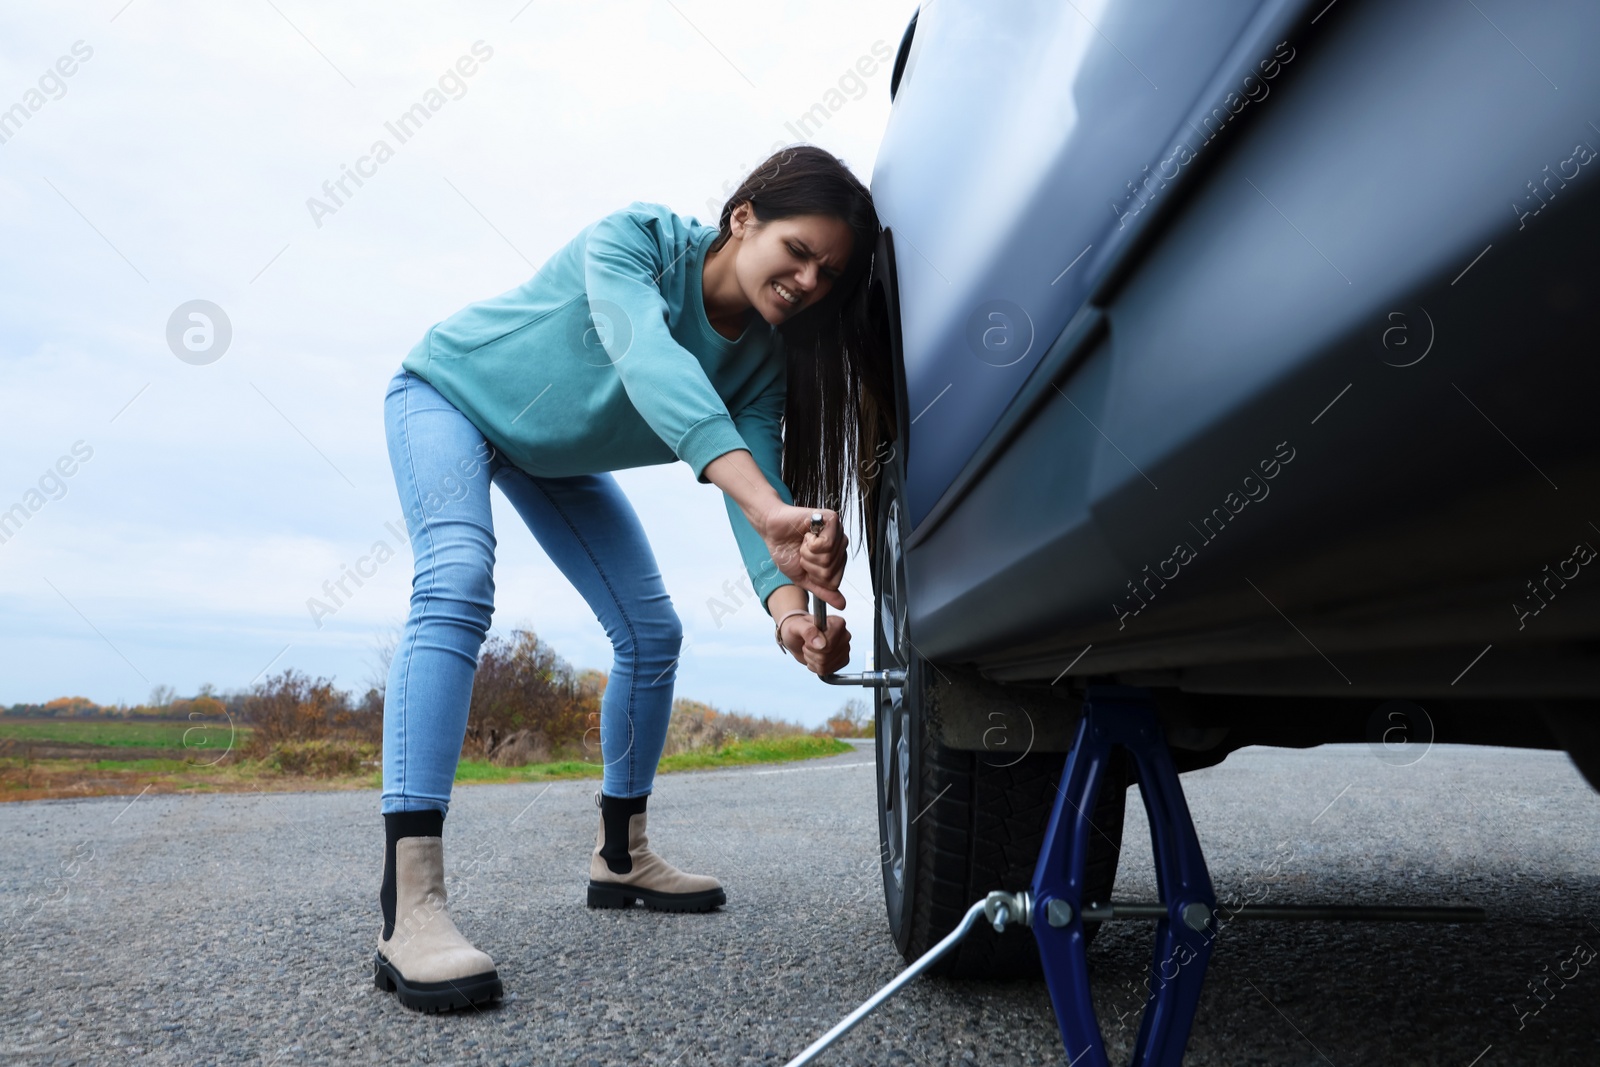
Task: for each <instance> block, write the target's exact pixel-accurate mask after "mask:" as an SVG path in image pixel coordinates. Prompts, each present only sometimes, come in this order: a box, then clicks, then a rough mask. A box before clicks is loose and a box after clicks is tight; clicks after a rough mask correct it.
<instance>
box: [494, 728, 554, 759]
mask: <svg viewBox="0 0 1600 1067" xmlns="http://www.w3.org/2000/svg"><path fill="white" fill-rule="evenodd" d="M489 762H490V763H493V764H496V765H498V766H501V767H526V766H527V765H528V764H530V763H549V762H550V738H548V737H546V736H545V732H544V731H543V730H514V731H512V733H511V734H509V735H508V736H507V737H506V738H505V739H504V740H502V741H501V742H500V743H499V744H498V745H496V746H495V747H494V749H493V750H492V751H491V752H490V753H489Z"/></svg>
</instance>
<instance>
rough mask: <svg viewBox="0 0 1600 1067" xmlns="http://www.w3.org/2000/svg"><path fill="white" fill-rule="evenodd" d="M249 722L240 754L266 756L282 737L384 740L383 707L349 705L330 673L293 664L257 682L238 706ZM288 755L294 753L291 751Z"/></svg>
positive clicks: (294, 739) (284, 739)
mask: <svg viewBox="0 0 1600 1067" xmlns="http://www.w3.org/2000/svg"><path fill="white" fill-rule="evenodd" d="M240 711H241V714H242V716H243V718H244V720H245V722H246V723H248V724H249V725H250V726H252V727H254V729H253V730H252V731H251V735H250V740H249V741H248V742H246V744H245V747H244V754H245V755H247V756H251V757H254V758H257V759H260V758H265V757H267V756H268V755H269V754H270V753H272V752H273V751H275V750H276V749H277V748H278V747H279V746H281V745H283V744H284V743H286V742H301V741H347V742H365V743H367V744H369V745H377V744H379V743H381V742H382V740H383V713H382V707H381V705H380V706H379V707H378V708H377V710H376V711H374V709H373V708H372V706H371V704H370V702H369V703H366V704H363V705H362V706H360V707H352V706H351V703H350V695H349V694H348V693H345V692H344V691H343V690H340V689H335V688H334V687H333V682H332V680H331V679H327V678H318V679H316V680H315V681H313V680H312V679H310V678H307V677H306V676H305V675H304V674H301V673H300V672H298V671H296V670H293V669H292V668H291V669H289V670H286V671H284V672H283V673H282V674H276V675H273V676H271V677H269V678H267V679H265V680H263V681H261V682H258V683H257V684H256V685H255V687H254V688H253V689H252V690H251V691H250V693H249V695H247V696H246V697H245V698H244V700H243V702H242V704H241V708H240ZM291 758H293V757H291Z"/></svg>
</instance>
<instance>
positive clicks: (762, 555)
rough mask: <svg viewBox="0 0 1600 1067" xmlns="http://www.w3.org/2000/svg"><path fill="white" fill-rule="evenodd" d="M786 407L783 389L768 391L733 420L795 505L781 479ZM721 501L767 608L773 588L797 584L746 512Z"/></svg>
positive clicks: (787, 499) (761, 464) (728, 500)
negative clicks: (774, 557)
mask: <svg viewBox="0 0 1600 1067" xmlns="http://www.w3.org/2000/svg"><path fill="white" fill-rule="evenodd" d="M783 406H784V397H783V391H782V389H781V388H780V389H769V390H767V391H766V392H765V393H763V394H762V395H761V396H758V397H757V398H756V399H755V400H753V401H751V402H750V404H749V406H748V407H745V408H743V409H742V410H740V411H739V413H738V414H736V415H734V417H733V421H734V424H735V425H736V426H737V427H738V430H739V434H740V435H741V436H742V437H743V438H744V440H746V441H748V442H749V443H750V454H751V455H752V456H754V457H755V461H756V466H758V467H760V468H761V473H762V474H765V475H766V476H767V481H768V482H769V483H770V484H771V485H772V488H773V489H774V490H776V491H777V494H778V496H779V498H780V499H782V501H783V502H784V503H785V504H793V503H794V496H793V495H792V494H791V493H790V492H789V487H788V486H786V485H784V484H783V481H782V479H781V478H780V477H779V474H780V472H781V470H782V465H781V456H782V449H783V436H782V433H781V430H780V424H779V421H778V420H779V419H780V418H781V417H782V416H783ZM722 501H723V504H724V505H726V507H727V509H728V521H729V523H731V524H732V526H733V537H734V540H735V541H737V542H738V543H739V555H740V556H742V557H743V558H744V567H745V571H746V572H748V573H749V575H750V584H751V587H752V588H753V589H755V593H756V599H757V600H758V601H760V603H761V606H762V607H763V608H766V606H767V597H768V596H769V595H770V594H771V593H772V591H773V590H774V589H776V588H778V586H780V585H793V584H794V582H792V581H791V580H790V579H789V578H788V576H787V575H785V574H784V573H783V572H782V571H780V570H779V569H778V565H777V564H776V563H774V562H773V561H772V555H771V554H770V553H769V552H768V551H767V544H766V542H765V541H763V540H761V535H760V534H758V533H756V531H755V527H753V526H751V525H750V520H749V519H747V518H745V517H744V512H743V511H742V510H740V508H739V505H738V504H737V503H736V502H735V501H734V499H733V498H732V497H731V496H729V495H728V494H727V493H723V494H722ZM767 615H768V617H771V615H772V611H771V609H770V608H768V609H767Z"/></svg>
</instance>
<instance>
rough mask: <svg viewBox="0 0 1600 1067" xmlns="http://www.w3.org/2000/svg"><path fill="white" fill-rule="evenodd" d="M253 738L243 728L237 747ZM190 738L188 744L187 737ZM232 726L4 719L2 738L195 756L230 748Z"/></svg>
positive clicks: (0, 725)
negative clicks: (164, 750)
mask: <svg viewBox="0 0 1600 1067" xmlns="http://www.w3.org/2000/svg"><path fill="white" fill-rule="evenodd" d="M249 735H250V731H249V729H248V728H246V727H239V728H238V729H237V732H236V733H234V735H233V744H234V747H235V748H237V747H239V746H240V745H242V744H243V743H244V740H245V738H247V737H248V736H249ZM186 737H187V741H186V740H185V738H186ZM228 737H229V727H228V723H227V720H226V719H224V720H222V721H221V722H213V721H209V720H208V721H206V722H199V721H196V722H117V721H115V720H107V719H16V720H12V719H3V718H0V739H3V740H14V741H59V742H63V743H67V744H78V745H109V746H112V747H114V748H179V749H186V750H188V751H190V752H192V753H198V752H204V751H206V750H208V749H211V750H216V751H221V750H223V749H225V748H227V747H228Z"/></svg>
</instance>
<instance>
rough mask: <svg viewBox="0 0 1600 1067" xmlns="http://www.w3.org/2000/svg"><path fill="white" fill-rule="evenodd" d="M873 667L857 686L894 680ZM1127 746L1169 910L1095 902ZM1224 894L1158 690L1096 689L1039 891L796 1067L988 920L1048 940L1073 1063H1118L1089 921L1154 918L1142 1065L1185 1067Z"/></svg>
mask: <svg viewBox="0 0 1600 1067" xmlns="http://www.w3.org/2000/svg"><path fill="white" fill-rule="evenodd" d="M884 673H885V672H871V676H869V675H863V676H861V680H859V681H858V680H854V679H852V682H853V683H854V684H861V685H869V684H883V683H882V682H880V681H878V680H877V678H876V675H881V674H884ZM1117 748H1121V749H1122V750H1124V751H1125V752H1126V753H1127V755H1128V757H1129V759H1130V761H1131V762H1132V764H1133V769H1134V772H1135V776H1136V778H1137V781H1138V783H1139V794H1140V796H1141V797H1142V798H1143V800H1144V806H1145V811H1146V812H1147V813H1148V814H1149V816H1150V838H1151V844H1152V846H1153V848H1154V852H1155V869H1156V885H1157V888H1158V890H1159V892H1160V896H1161V900H1160V902H1159V903H1137V904H1133V903H1119V902H1116V901H1096V900H1086V899H1084V893H1085V884H1086V883H1085V877H1086V872H1087V869H1088V859H1089V842H1090V840H1091V836H1092V835H1095V834H1098V833H1099V832H1100V831H1099V830H1098V829H1096V828H1095V826H1094V824H1093V823H1092V822H1091V821H1090V818H1089V814H1088V813H1089V812H1091V811H1094V810H1095V799H1096V797H1097V796H1098V795H1099V792H1100V789H1101V787H1102V784H1103V783H1104V782H1105V780H1106V771H1107V768H1108V765H1109V763H1110V761H1111V758H1112V753H1113V750H1114V749H1117ZM1216 910H1217V898H1216V893H1215V892H1214V891H1213V889H1212V888H1211V875H1210V873H1209V872H1208V871H1207V870H1206V859H1205V855H1204V853H1202V852H1201V851H1200V839H1199V837H1198V836H1196V834H1195V832H1194V820H1193V819H1191V818H1190V816H1189V805H1188V804H1187V803H1186V802H1185V801H1184V799H1183V786H1182V785H1181V784H1180V783H1179V781H1178V770H1177V768H1176V767H1175V766H1174V765H1173V762H1172V755H1171V753H1170V752H1168V750H1167V741H1166V731H1165V728H1164V727H1163V726H1162V723H1161V721H1160V718H1159V717H1158V716H1157V714H1156V707H1155V700H1154V697H1153V696H1152V694H1151V693H1150V691H1149V690H1148V689H1143V688H1140V687H1136V686H1122V685H1090V686H1089V687H1088V691H1087V693H1086V695H1085V698H1084V703H1083V714H1082V717H1081V718H1080V720H1079V722H1078V729H1077V734H1076V736H1075V738H1074V740H1073V743H1072V749H1071V751H1070V752H1068V754H1067V763H1066V767H1065V768H1064V769H1063V770H1062V772H1061V780H1060V782H1059V783H1058V785H1057V787H1056V801H1055V806H1054V808H1053V809H1052V810H1051V812H1050V823H1049V825H1048V827H1047V828H1046V830H1045V835H1044V844H1043V846H1042V847H1041V848H1040V851H1039V862H1038V865H1037V866H1036V867H1035V868H1034V872H1033V884H1032V885H1031V886H1030V887H1029V888H1027V889H1023V890H1020V891H1017V892H1006V891H1004V890H996V891H994V892H991V893H990V894H988V896H986V897H984V899H982V900H980V901H977V902H976V903H974V904H973V905H972V906H971V907H970V908H968V909H967V913H966V915H965V916H964V917H963V918H962V920H961V922H960V923H959V924H958V925H957V926H956V928H955V929H954V930H952V931H951V932H950V933H949V934H948V935H947V936H946V937H945V938H944V939H943V940H941V941H940V942H939V943H938V944H937V945H934V946H933V947H932V948H930V949H929V950H928V951H927V952H925V953H923V954H922V955H921V956H920V957H918V959H917V961H916V962H915V963H913V964H912V965H911V966H909V967H907V968H906V969H905V970H904V971H902V972H901V973H900V974H898V975H896V976H895V978H894V980H893V981H891V982H890V983H889V984H888V985H886V986H884V987H883V988H882V989H880V990H879V991H878V992H877V993H875V994H873V996H872V998H871V999H869V1000H868V1001H867V1002H866V1003H864V1004H862V1005H861V1006H860V1007H859V1008H857V1009H856V1010H855V1011H853V1012H851V1013H850V1014H849V1015H847V1016H845V1018H844V1019H843V1020H842V1021H840V1022H839V1024H838V1025H837V1026H835V1027H834V1028H833V1029H831V1030H829V1031H828V1032H827V1033H826V1034H823V1035H822V1037H820V1038H818V1039H817V1040H816V1041H814V1042H813V1043H812V1044H811V1045H810V1046H809V1047H808V1048H807V1049H806V1050H805V1051H804V1052H802V1053H801V1054H800V1055H799V1056H797V1057H795V1058H794V1059H792V1060H790V1061H789V1063H788V1064H787V1065H786V1067H801V1065H803V1064H808V1063H810V1062H812V1060H814V1059H815V1058H816V1057H817V1056H818V1055H820V1054H821V1052H822V1051H823V1050H824V1049H826V1048H827V1047H828V1046H829V1045H831V1044H832V1043H833V1042H834V1041H836V1040H838V1039H839V1038H840V1037H841V1036H843V1035H844V1034H845V1033H846V1032H847V1031H849V1030H850V1029H851V1028H852V1027H854V1026H855V1025H856V1024H857V1023H859V1022H860V1021H861V1020H862V1019H864V1018H865V1017H866V1016H867V1015H868V1014H870V1013H871V1012H872V1011H873V1010H874V1009H876V1008H877V1007H878V1006H879V1005H881V1004H882V1003H884V1002H885V1001H886V1000H888V999H889V998H890V997H892V996H894V994H895V993H897V992H899V991H900V990H901V989H902V988H904V987H905V986H906V985H907V984H908V983H910V981H911V980H912V979H913V978H915V977H916V976H917V975H918V974H921V973H922V972H923V971H924V970H926V969H927V968H928V967H929V966H930V965H932V964H933V963H934V961H936V960H938V959H939V958H940V957H941V956H943V955H944V954H945V953H946V952H948V951H950V950H951V949H952V948H954V947H955V946H956V944H957V943H959V942H960V940H961V939H962V938H963V937H965V936H966V934H967V931H968V930H970V929H972V927H973V925H974V924H975V923H976V922H977V921H978V920H979V919H982V918H986V919H988V920H989V922H990V923H991V924H992V925H993V926H994V928H995V929H996V930H997V931H1004V930H1005V928H1006V926H1007V925H1008V924H1013V923H1014V924H1016V925H1018V926H1027V927H1031V928H1032V929H1033V934H1034V937H1035V939H1036V940H1037V941H1038V943H1039V957H1040V960H1041V962H1042V964H1043V966H1044V976H1045V982H1046V984H1047V985H1048V986H1049V989H1050V1003H1051V1006H1052V1007H1053V1008H1054V1009H1055V1013H1056V1022H1057V1023H1058V1025H1059V1026H1060V1028H1061V1040H1062V1043H1063V1044H1064V1045H1065V1047H1066V1054H1067V1062H1068V1064H1069V1065H1070V1067H1109V1061H1108V1060H1107V1058H1106V1049H1105V1041H1104V1039H1102V1037H1101V1036H1100V1024H1099V1021H1098V1019H1097V1018H1096V1017H1095V1012H1094V1001H1093V1000H1092V999H1091V997H1090V990H1089V960H1088V955H1087V951H1086V950H1087V943H1086V941H1085V939H1084V933H1083V924H1084V922H1085V921H1086V920H1087V921H1090V922H1105V921H1108V920H1113V919H1154V920H1155V923H1156V936H1155V953H1154V957H1153V959H1152V960H1151V964H1150V967H1151V971H1150V980H1149V986H1150V996H1149V998H1148V999H1147V1001H1146V1003H1145V1011H1144V1016H1143V1018H1142V1019H1141V1020H1140V1023H1139V1036H1138V1040H1137V1041H1136V1042H1135V1044H1134V1053H1133V1060H1132V1061H1131V1062H1132V1067H1178V1065H1180V1064H1181V1063H1182V1062H1183V1050H1184V1046H1185V1045H1186V1044H1188V1041H1189V1029H1190V1026H1191V1025H1192V1024H1193V1022H1194V1015H1195V1009H1196V1008H1197V1007H1198V1006H1199V1003H1200V988H1201V986H1202V984H1203V983H1204V982H1205V974H1206V964H1207V963H1208V962H1209V961H1210V959H1211V946H1212V942H1213V941H1214V940H1215V939H1216V935H1217V932H1218V925H1217V923H1216V917H1215V913H1216ZM1228 910H1229V913H1230V914H1229V917H1228V921H1230V922H1231V921H1232V920H1234V919H1277V920H1297V921H1305V920H1331V921H1345V922H1352V921H1353V922H1374V921H1388V922H1482V921H1483V920H1484V918H1485V914H1484V911H1483V909H1482V908H1472V907H1386V906H1372V905H1295V904H1280V905H1272V906H1267V905H1258V904H1249V905H1245V906H1242V907H1239V908H1237V909H1233V908H1230V909H1228Z"/></svg>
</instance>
